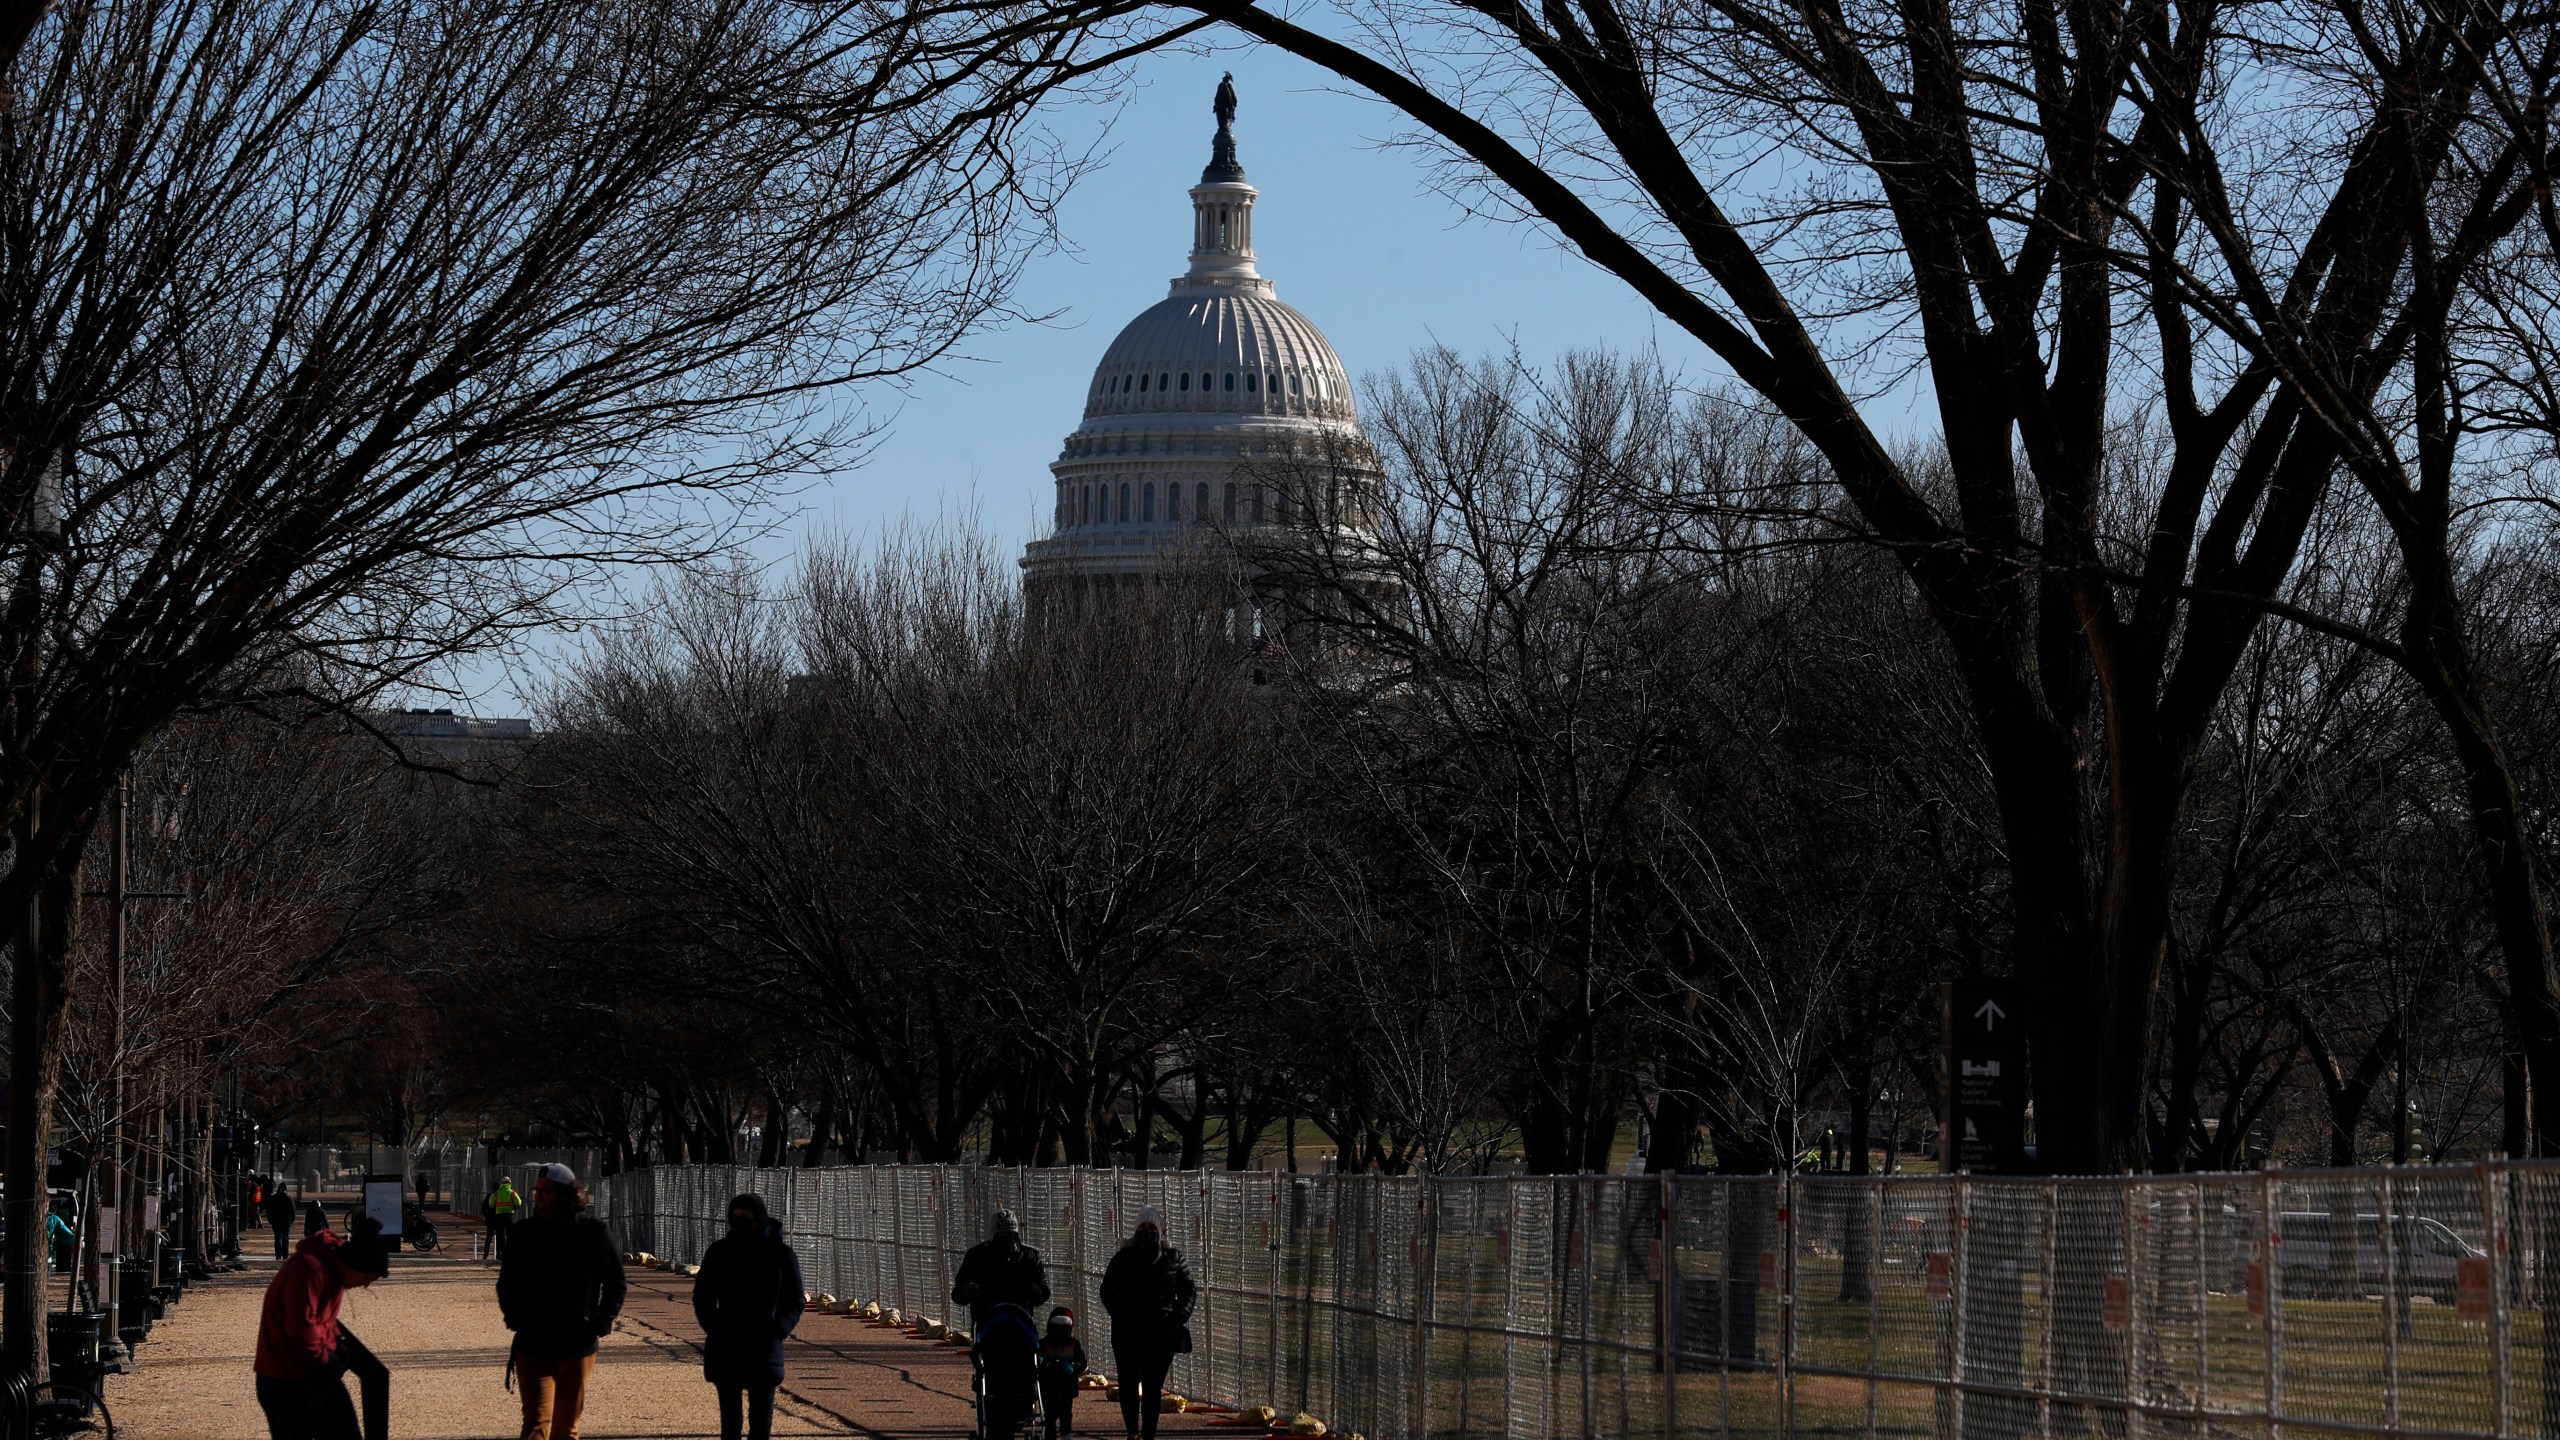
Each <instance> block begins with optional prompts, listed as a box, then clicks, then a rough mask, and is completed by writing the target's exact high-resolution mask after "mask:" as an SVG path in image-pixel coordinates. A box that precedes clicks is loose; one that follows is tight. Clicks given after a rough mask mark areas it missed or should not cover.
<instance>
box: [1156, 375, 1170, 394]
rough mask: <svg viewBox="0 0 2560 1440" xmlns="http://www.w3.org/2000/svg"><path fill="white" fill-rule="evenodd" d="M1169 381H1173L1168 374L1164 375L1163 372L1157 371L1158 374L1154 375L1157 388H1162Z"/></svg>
mask: <svg viewBox="0 0 2560 1440" xmlns="http://www.w3.org/2000/svg"><path fill="white" fill-rule="evenodd" d="M1171 383H1173V377H1172V376H1170V375H1165V374H1161V373H1159V374H1158V375H1157V376H1156V388H1157V389H1159V390H1161V389H1163V388H1164V387H1165V386H1167V385H1169V384H1171Z"/></svg>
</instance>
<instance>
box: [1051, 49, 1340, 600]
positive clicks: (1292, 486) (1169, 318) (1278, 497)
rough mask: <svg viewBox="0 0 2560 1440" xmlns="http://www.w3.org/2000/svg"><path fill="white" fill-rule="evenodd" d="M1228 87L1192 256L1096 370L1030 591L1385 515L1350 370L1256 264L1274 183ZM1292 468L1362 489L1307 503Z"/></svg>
mask: <svg viewBox="0 0 2560 1440" xmlns="http://www.w3.org/2000/svg"><path fill="white" fill-rule="evenodd" d="M1218 99H1219V104H1218V121H1219V123H1218V132H1217V138H1216V140H1215V141H1214V142H1213V148H1212V151H1211V156H1210V161H1209V166H1208V168H1207V169H1206V170H1205V171H1203V172H1202V173H1201V176H1200V183H1199V184H1198V185H1195V186H1193V187H1192V189H1191V214H1192V221H1191V266H1190V268H1189V269H1188V270H1186V271H1184V272H1183V273H1182V274H1181V275H1180V276H1178V277H1176V278H1175V280H1174V281H1173V288H1172V293H1171V294H1169V295H1167V296H1166V297H1165V298H1164V299H1163V300H1160V301H1158V302H1156V303H1155V304H1154V305H1152V306H1150V307H1148V308H1147V309H1146V310H1145V311H1143V312H1141V313H1140V314H1139V315H1138V317H1137V318H1136V319H1134V320H1131V321H1130V322H1129V323H1128V325H1127V326H1125V327H1124V328H1122V330H1121V331H1120V334H1119V336H1118V338H1116V339H1114V340H1113V341H1112V342H1111V346H1110V348H1109V349H1108V350H1106V351H1104V352H1103V356H1102V363H1101V364H1100V365H1099V366H1097V367H1095V369H1094V372H1093V381H1092V384H1091V385H1090V386H1089V387H1088V388H1087V390H1086V392H1085V405H1084V420H1083V423H1081V424H1079V425H1078V426H1076V428H1075V430H1074V431H1073V432H1071V433H1070V434H1069V435H1068V436H1067V440H1066V445H1065V447H1064V449H1063V450H1062V451H1061V452H1060V454H1059V456H1058V459H1057V460H1056V461H1055V462H1054V463H1053V464H1051V466H1050V467H1049V469H1050V473H1051V474H1052V475H1053V476H1055V477H1056V482H1057V501H1056V507H1055V509H1054V511H1053V512H1052V518H1051V525H1050V530H1049V533H1048V535H1047V536H1046V537H1044V538H1042V539H1038V540H1034V541H1033V542H1031V544H1030V545H1029V547H1028V548H1027V549H1026V550H1025V552H1024V554H1023V558H1022V569H1023V583H1024V588H1025V590H1026V592H1027V593H1029V594H1031V595H1033V596H1043V595H1052V596H1054V595H1060V594H1068V595H1080V594H1083V593H1087V592H1092V591H1104V590H1110V589H1112V588H1114V587H1116V586H1123V585H1137V584H1143V583H1145V582H1146V581H1148V580H1149V579H1151V578H1154V577H1157V576H1160V575H1162V574H1164V573H1165V572H1167V571H1168V570H1170V569H1172V568H1174V567H1177V566H1183V565H1196V564H1199V563H1201V562H1202V561H1203V559H1204V558H1207V557H1210V556H1214V555H1217V554H1221V553H1231V552H1232V549H1233V547H1234V546H1235V545H1236V544H1237V543H1238V542H1244V543H1251V542H1253V541H1255V540H1256V539H1257V538H1258V537H1257V532H1261V533H1262V535H1263V536H1276V535H1277V534H1278V533H1280V527H1286V526H1293V525H1294V526H1308V525H1313V524H1324V525H1328V526H1334V527H1347V528H1352V529H1358V530H1365V529H1366V528H1367V527H1368V525H1369V524H1370V523H1371V520H1370V517H1371V515H1372V513H1373V512H1372V504H1373V501H1374V497H1375V495H1376V492H1377V480H1378V477H1377V472H1376V466H1375V462H1374V460H1373V459H1372V458H1371V454H1372V452H1371V451H1370V449H1369V446H1368V443H1367V441H1366V439H1365V438H1364V437H1363V436H1362V435H1361V433H1360V422H1359V417H1358V415H1357V414H1356V413H1355V411H1354V410H1353V407H1352V397H1351V377H1350V374H1349V372H1347V371H1346V370H1344V368H1343V365H1342V357H1341V356H1339V355H1336V354H1335V353H1334V350H1333V345H1332V343H1331V342H1329V341H1327V340H1326V339H1325V337H1324V332H1323V331H1321V330H1318V329H1317V328H1316V326H1315V323H1314V322H1313V321H1311V320H1309V319H1308V318H1307V317H1306V316H1304V315H1302V314H1300V313H1298V312H1297V311H1296V310H1294V309H1292V308H1291V307H1289V306H1288V305H1286V304H1283V303H1282V302H1281V301H1280V300H1279V298H1278V297H1277V296H1276V295H1275V294H1274V293H1273V290H1272V284H1271V282H1270V281H1269V280H1268V279H1265V278H1264V277H1263V275H1262V273H1261V271H1260V270H1258V269H1256V268H1255V265H1254V251H1253V207H1254V202H1255V201H1256V200H1257V199H1258V198H1259V197H1260V193H1261V192H1259V191H1257V190H1256V189H1254V187H1253V186H1252V185H1251V184H1250V183H1248V182H1247V181H1246V179H1245V174H1244V167H1243V166H1242V165H1241V164H1239V163H1238V162H1237V159H1236V152H1235V134H1234V130H1233V127H1232V123H1231V121H1232V116H1233V106H1234V92H1233V90H1232V88H1230V87H1228V86H1223V85H1222V86H1221V87H1220V89H1219V97H1218ZM1293 474H1308V475H1314V474H1321V475H1322V476H1323V477H1325V478H1324V485H1323V493H1325V494H1327V495H1330V496H1335V497H1339V496H1342V495H1343V494H1344V493H1345V488H1346V487H1347V488H1348V491H1349V492H1351V496H1352V498H1351V499H1350V500H1349V501H1348V502H1347V503H1344V502H1342V501H1340V500H1339V499H1337V500H1334V501H1330V502H1318V503H1310V498H1309V497H1310V496H1311V495H1312V494H1314V493H1315V491H1316V487H1315V486H1313V485H1311V484H1298V483H1293V482H1292V480H1291V478H1290V477H1291V476H1292V475H1293Z"/></svg>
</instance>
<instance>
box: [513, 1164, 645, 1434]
mask: <svg viewBox="0 0 2560 1440" xmlns="http://www.w3.org/2000/svg"><path fill="white" fill-rule="evenodd" d="M586 1206H587V1196H586V1192H585V1191H583V1190H581V1189H579V1188H578V1177H577V1176H576V1175H575V1174H573V1173H571V1172H570V1169H569V1167H568V1166H566V1165H546V1166H544V1167H543V1169H542V1175H541V1178H539V1179H537V1180H535V1181H534V1184H533V1218H532V1219H530V1220H519V1221H517V1222H516V1227H515V1235H514V1237H513V1238H512V1239H511V1240H509V1241H508V1243H507V1258H506V1259H505V1260H503V1261H501V1262H500V1263H499V1265H498V1312H499V1314H500V1315H501V1316H503V1317H504V1318H505V1320H506V1322H507V1328H508V1329H510V1330H512V1331H514V1332H515V1334H516V1339H515V1345H514V1347H513V1349H512V1350H511V1351H510V1352H509V1355H508V1363H509V1364H511V1365H513V1366H514V1367H515V1375H516V1382H517V1387H518V1389H519V1390H520V1391H521V1392H522V1393H521V1398H522V1400H523V1404H524V1431H523V1440H578V1415H579V1413H580V1412H581V1411H583V1410H584V1409H585V1408H586V1403H587V1386H588V1383H589V1382H590V1381H592V1380H593V1379H594V1378H595V1373H596V1342H597V1341H598V1340H600V1339H602V1338H603V1337H605V1336H606V1335H609V1334H611V1333H613V1322H614V1317H616V1316H618V1315H620V1314H621V1313H622V1296H623V1283H622V1253H621V1249H620V1247H618V1246H616V1245H615V1244H614V1242H613V1232H612V1231H611V1230H608V1229H606V1228H605V1224H604V1222H603V1221H601V1220H598V1219H596V1218H595V1217H594V1216H592V1215H589V1214H587V1213H585V1212H586Z"/></svg>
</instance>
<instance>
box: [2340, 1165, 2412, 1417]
mask: <svg viewBox="0 0 2560 1440" xmlns="http://www.w3.org/2000/svg"><path fill="white" fill-rule="evenodd" d="M2373 1202H2374V1219H2375V1221H2376V1223H2377V1228H2378V1229H2379V1230H2380V1231H2381V1233H2380V1234H2379V1235H2377V1236H2376V1237H2375V1240H2374V1245H2375V1248H2376V1249H2378V1250H2380V1251H2381V1252H2382V1254H2381V1256H2380V1259H2381V1261H2382V1423H2383V1425H2384V1427H2385V1428H2387V1429H2392V1430H2397V1429H2399V1428H2400V1317H2401V1315H2402V1313H2403V1311H2402V1309H2401V1306H2402V1305H2403V1303H2405V1297H2404V1296H2403V1295H2402V1293H2401V1290H2402V1286H2403V1284H2404V1283H2405V1282H2403V1281H2402V1280H2401V1278H2400V1235H2399V1227H2397V1226H2396V1225H2394V1224H2392V1219H2391V1177H2390V1175H2388V1174H2384V1175H2382V1176H2380V1177H2378V1178H2376V1179H2375V1180H2374V1182H2373ZM2330 1223H2332V1224H2335V1223H2336V1222H2335V1221H2332V1222H2330ZM2358 1284H2359V1286H2361V1284H2362V1282H2361V1281H2359V1282H2358Z"/></svg>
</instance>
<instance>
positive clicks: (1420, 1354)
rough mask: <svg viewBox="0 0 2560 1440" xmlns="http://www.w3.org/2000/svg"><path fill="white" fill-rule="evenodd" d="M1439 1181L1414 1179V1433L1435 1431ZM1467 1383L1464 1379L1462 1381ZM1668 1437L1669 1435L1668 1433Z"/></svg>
mask: <svg viewBox="0 0 2560 1440" xmlns="http://www.w3.org/2000/svg"><path fill="white" fill-rule="evenodd" d="M1436 1184H1437V1182H1436V1181H1435V1180H1434V1179H1433V1177H1432V1175H1431V1173H1430V1172H1429V1171H1424V1172H1423V1174H1422V1175H1421V1177H1420V1178H1419V1179H1417V1180H1416V1181H1415V1182H1414V1190H1413V1195H1414V1200H1413V1258H1412V1264H1413V1267H1414V1273H1413V1289H1412V1291H1411V1294H1412V1296H1413V1386H1414V1396H1413V1433H1414V1435H1415V1437H1416V1440H1429V1436H1430V1434H1431V1311H1432V1302H1433V1300H1434V1298H1435V1297H1436V1296H1437V1294H1438V1289H1439V1287H1438V1281H1439V1277H1440V1197H1439V1194H1438V1192H1437V1191H1436V1190H1435V1189H1434V1186H1435V1185H1436ZM1462 1383H1463V1382H1462ZM1666 1440H1668V1437H1666Z"/></svg>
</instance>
